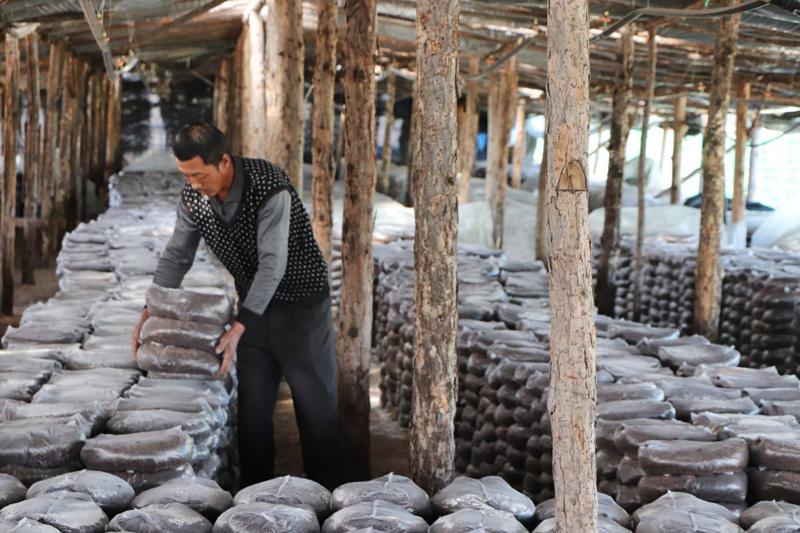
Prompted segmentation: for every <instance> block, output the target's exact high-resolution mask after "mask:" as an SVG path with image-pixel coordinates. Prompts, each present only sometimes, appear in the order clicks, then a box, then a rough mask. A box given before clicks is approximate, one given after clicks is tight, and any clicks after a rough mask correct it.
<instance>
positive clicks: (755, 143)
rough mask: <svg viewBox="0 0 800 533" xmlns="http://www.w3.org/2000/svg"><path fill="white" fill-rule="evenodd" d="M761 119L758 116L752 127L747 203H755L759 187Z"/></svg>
mask: <svg viewBox="0 0 800 533" xmlns="http://www.w3.org/2000/svg"><path fill="white" fill-rule="evenodd" d="M759 122H760V117H759V116H756V118H755V121H754V122H753V125H752V126H751V127H750V174H749V177H748V179H747V201H748V202H753V201H755V197H756V190H757V186H758V173H759V171H760V167H761V153H762V150H761V146H760V143H761V125H760V124H759Z"/></svg>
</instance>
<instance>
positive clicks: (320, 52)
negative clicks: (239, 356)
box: [311, 0, 338, 273]
mask: <svg viewBox="0 0 800 533" xmlns="http://www.w3.org/2000/svg"><path fill="white" fill-rule="evenodd" d="M337 13H338V8H337V6H336V0H320V1H319V14H318V17H317V46H316V55H317V57H316V65H315V66H314V119H313V120H314V125H313V127H314V140H313V149H312V152H311V155H312V158H313V167H314V173H313V177H312V181H311V189H312V191H311V195H312V218H311V221H312V225H313V227H314V236H315V237H316V238H317V244H319V247H320V249H321V250H322V255H323V256H325V262H326V263H327V264H328V270H329V273H330V265H331V253H332V252H331V230H332V227H333V207H332V201H333V200H332V196H331V194H332V193H331V191H332V190H333V178H334V172H335V162H334V154H333V129H334V121H335V119H336V116H335V112H334V106H333V93H334V89H335V86H336V42H337V40H338V28H337V27H336V17H337Z"/></svg>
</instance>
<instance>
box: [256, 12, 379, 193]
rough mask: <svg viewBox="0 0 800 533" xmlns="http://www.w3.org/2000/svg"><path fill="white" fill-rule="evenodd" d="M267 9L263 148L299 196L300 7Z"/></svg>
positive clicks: (301, 132) (301, 114) (301, 131)
mask: <svg viewBox="0 0 800 533" xmlns="http://www.w3.org/2000/svg"><path fill="white" fill-rule="evenodd" d="M267 6H268V10H269V17H267V32H266V33H267V37H266V43H267V83H266V87H268V88H269V91H267V104H266V114H267V122H266V126H267V129H266V146H267V151H268V153H269V157H270V160H271V161H272V162H273V163H275V164H277V165H278V166H279V167H281V168H282V169H283V170H285V171H286V174H287V175H288V176H289V178H290V179H291V180H292V184H293V185H294V188H295V189H296V190H297V193H298V194H299V195H300V196H302V195H303V138H304V128H303V123H304V112H305V111H304V109H303V58H304V56H305V48H304V43H303V5H302V2H301V0H267ZM373 142H374V141H373Z"/></svg>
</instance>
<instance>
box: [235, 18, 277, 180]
mask: <svg viewBox="0 0 800 533" xmlns="http://www.w3.org/2000/svg"><path fill="white" fill-rule="evenodd" d="M269 14H270V17H269V18H270V19H271V18H273V12H272V11H271V10H270V12H269ZM245 16H246V18H247V22H246V24H245V26H244V29H243V30H242V31H243V32H244V33H245V44H244V56H243V59H244V63H243V65H242V68H243V72H242V76H243V81H244V98H243V99H242V118H241V120H242V137H241V141H242V155H244V156H245V157H255V158H261V159H264V158H266V157H267V147H268V146H269V139H270V137H269V135H270V132H269V129H268V128H267V111H266V96H265V91H266V80H265V61H266V57H265V54H264V43H265V39H264V21H263V20H261V15H259V13H258V10H255V9H251V10H250V11H248V12H247V13H246V15H245ZM276 163H277V162H276ZM279 166H280V165H279Z"/></svg>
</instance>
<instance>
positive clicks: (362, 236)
mask: <svg viewBox="0 0 800 533" xmlns="http://www.w3.org/2000/svg"><path fill="white" fill-rule="evenodd" d="M376 4H377V0H363V1H361V2H348V3H346V4H345V7H344V12H345V18H346V32H347V33H346V38H345V39H344V43H345V44H344V65H345V73H344V94H345V100H346V101H347V102H350V105H348V106H347V126H346V130H345V145H346V146H345V151H346V153H347V175H346V177H345V193H344V214H343V219H342V286H341V292H342V297H341V298H342V302H341V305H340V307H339V330H338V334H337V339H336V347H337V353H338V354H339V419H340V420H341V421H342V423H343V427H342V436H343V441H344V449H345V454H346V457H345V463H346V464H345V472H346V475H347V477H348V478H350V479H369V478H370V477H371V476H370V464H369V450H370V437H369V365H370V357H369V356H370V345H371V342H370V341H371V337H372V283H373V265H372V217H373V205H374V199H375V76H374V74H373V73H374V68H375V47H376V45H377V20H376V11H377V9H376V7H377V5H376Z"/></svg>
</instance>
